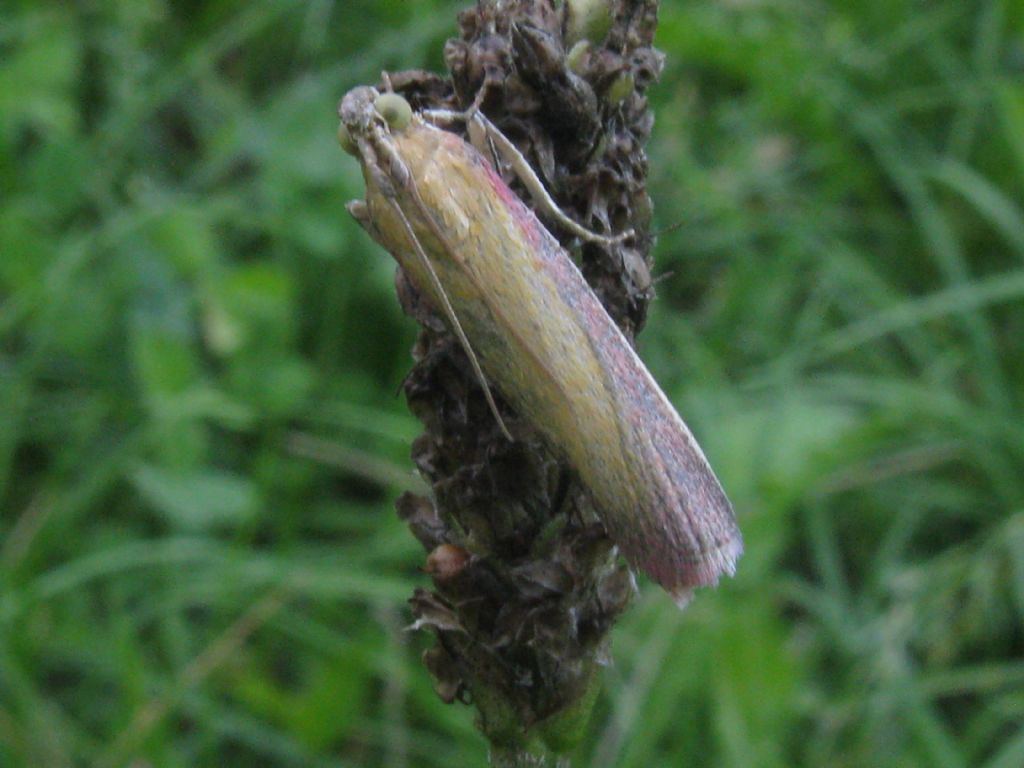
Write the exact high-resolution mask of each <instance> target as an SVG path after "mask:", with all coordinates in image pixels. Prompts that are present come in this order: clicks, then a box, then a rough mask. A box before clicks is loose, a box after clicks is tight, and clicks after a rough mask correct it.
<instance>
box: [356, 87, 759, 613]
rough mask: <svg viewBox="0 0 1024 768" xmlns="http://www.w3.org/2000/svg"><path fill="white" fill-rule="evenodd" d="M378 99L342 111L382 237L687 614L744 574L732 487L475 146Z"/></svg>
mask: <svg viewBox="0 0 1024 768" xmlns="http://www.w3.org/2000/svg"><path fill="white" fill-rule="evenodd" d="M376 100H377V94H376V92H375V91H373V90H372V89H368V88H358V89H355V90H353V91H351V92H350V93H349V94H348V95H347V96H346V97H345V99H344V100H343V102H342V105H341V108H340V114H341V117H342V123H343V126H344V128H345V130H346V131H347V133H348V135H349V136H350V138H351V139H352V140H353V143H354V148H355V150H356V152H355V154H357V156H358V157H359V159H360V161H361V164H362V167H363V173H364V177H365V180H366V202H365V208H360V216H359V218H360V219H361V220H362V221H363V223H364V225H366V226H367V229H368V231H369V232H370V234H371V235H372V236H373V237H374V238H375V239H376V240H377V241H378V242H380V244H381V245H383V246H384V247H385V248H386V249H387V250H388V251H389V252H390V253H391V254H392V255H393V256H394V257H395V259H396V260H397V261H398V262H399V263H400V264H401V266H402V268H403V269H404V270H405V271H406V273H407V274H408V275H409V277H410V279H411V280H412V282H413V284H414V285H415V286H416V287H417V288H418V289H419V290H420V291H421V292H422V293H423V294H424V295H426V296H427V298H428V300H429V301H430V302H431V303H432V304H433V305H434V306H435V307H442V306H446V305H447V306H450V309H451V310H452V312H453V314H454V317H455V318H457V323H458V324H459V325H460V326H461V330H462V331H464V334H465V338H466V339H467V340H468V343H469V345H470V347H471V348H472V351H473V352H474V353H475V355H476V357H478V358H479V362H480V366H481V367H482V369H483V372H484V374H486V378H487V379H488V381H490V382H491V384H493V385H494V386H495V387H496V388H497V389H498V390H499V391H500V392H501V394H502V395H503V396H504V397H505V399H506V400H507V401H508V402H509V403H510V404H511V405H512V407H513V408H515V409H516V411H517V413H519V414H520V415H522V416H523V417H525V418H526V419H527V420H528V421H529V422H530V423H531V424H532V425H534V426H535V427H536V428H537V429H538V430H539V431H540V432H541V433H542V434H543V435H544V437H545V438H546V440H547V441H548V442H549V444H550V445H551V446H552V448H553V449H554V450H555V451H556V452H558V453H560V454H561V455H563V456H564V457H565V458H566V459H567V460H568V462H569V463H570V464H571V466H572V467H573V469H574V470H575V471H576V473H577V474H578V476H579V478H580V480H581V482H582V483H583V486H584V487H585V488H586V489H587V492H588V493H589V494H590V496H591V498H592V499H593V501H594V503H595V507H596V508H597V510H598V511H599V514H600V516H601V520H602V522H603V524H604V526H605V528H606V529H607V531H608V533H609V535H610V536H611V538H612V539H613V540H614V541H615V543H616V544H617V545H618V546H619V548H620V549H621V551H622V552H623V554H624V555H625V556H626V558H627V560H629V562H630V563H631V564H632V565H633V566H634V567H636V568H638V569H639V570H642V571H644V572H645V573H647V574H648V575H649V576H650V577H651V578H653V579H654V580H655V581H657V582H658V583H659V584H660V585H661V586H662V587H664V588H665V589H666V590H667V591H668V592H670V593H671V594H672V595H673V597H674V598H675V599H676V600H677V602H679V603H680V604H682V603H685V601H686V600H687V599H688V598H689V595H690V593H691V591H692V590H693V588H695V587H699V586H705V585H710V584H715V583H717V581H718V579H719V577H720V576H721V575H722V574H730V575H731V574H732V573H733V572H734V571H735V563H736V560H737V558H738V557H739V556H740V554H741V553H742V549H743V545H742V539H741V536H740V533H739V529H738V527H737V525H736V521H735V517H734V515H733V511H732V507H731V505H730V504H729V501H728V499H727V498H726V495H725V493H724V491H723V490H722V487H721V485H720V484H719V482H718V480H717V478H716V477H715V475H714V472H713V471H712V470H711V467H710V465H709V464H708V462H707V459H706V458H705V457H704V454H703V452H702V451H701V449H700V447H699V446H698V445H697V442H696V440H695V439H694V438H693V435H692V434H691V433H690V430H689V429H688V428H687V426H686V424H685V423H684V422H683V421H682V419H681V418H680V417H679V415H678V413H677V412H676V410H675V408H673V406H672V404H671V403H670V402H669V400H668V398H667V397H666V396H665V394H664V393H663V392H662V391H661V389H660V387H659V386H658V385H657V383H656V382H655V381H654V379H653V377H652V376H651V374H650V373H649V371H648V370H647V368H646V367H645V366H644V364H643V362H642V361H641V360H640V358H639V357H638V356H637V355H636V353H635V352H634V350H633V348H632V346H631V345H630V344H629V342H628V341H627V340H626V338H625V336H624V335H623V334H622V332H621V331H620V330H619V328H618V326H616V324H615V322H614V321H613V320H612V319H611V317H610V316H609V315H608V313H607V312H606V311H605V310H604V308H603V307H602V306H601V303H600V301H599V300H598V298H597V296H596V295H595V294H594V292H593V291H592V290H591V289H590V287H589V286H588V285H587V283H586V281H585V279H584V278H583V276H582V274H581V273H580V271H579V269H578V268H577V267H576V265H575V264H574V263H573V261H572V259H571V257H570V256H569V254H568V253H567V252H566V251H565V250H564V249H563V248H562V247H561V245H560V244H559V243H558V241H557V240H556V239H555V238H554V237H553V236H552V235H551V234H550V233H549V232H548V231H547V230H546V229H545V228H544V226H543V225H542V224H541V223H540V221H539V220H538V219H537V217H536V216H535V215H534V214H533V212H532V211H531V210H530V209H529V208H528V207H527V206H526V205H525V204H524V203H523V202H522V201H520V199H519V198H518V197H517V196H516V195H515V193H514V192H512V190H511V189H509V187H508V186H507V185H506V184H505V183H504V182H503V181H502V179H501V178H500V177H499V176H498V175H497V174H496V173H495V172H494V170H493V169H492V168H491V166H490V165H489V163H488V162H487V161H486V160H485V159H484V158H483V157H482V156H481V155H480V153H479V152H477V151H476V150H475V149H474V148H473V147H472V146H471V145H469V144H467V143H466V142H464V141H463V140H462V139H461V138H459V137H458V136H456V135H455V134H453V133H450V132H448V131H444V130H441V129H439V128H436V127H434V126H432V125H430V124H428V123H427V122H425V121H423V120H421V119H420V118H419V117H417V116H412V117H411V119H410V120H409V121H408V122H407V124H405V125H403V126H401V127H400V128H392V127H391V126H389V125H388V124H387V122H386V121H384V120H383V119H382V118H381V116H380V115H379V114H378V113H377V112H376V108H375V106H374V104H375V101H376ZM407 225H408V226H407ZM424 256H425V259H424ZM431 273H433V274H431ZM442 293H443V294H444V295H442Z"/></svg>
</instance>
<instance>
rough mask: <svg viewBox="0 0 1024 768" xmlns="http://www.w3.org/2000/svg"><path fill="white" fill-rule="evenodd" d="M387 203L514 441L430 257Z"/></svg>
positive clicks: (493, 408) (500, 421) (505, 432)
mask: <svg viewBox="0 0 1024 768" xmlns="http://www.w3.org/2000/svg"><path fill="white" fill-rule="evenodd" d="M388 204H389V205H390V206H391V210H392V211H394V213H395V215H396V216H397V217H398V220H399V221H400V222H401V224H402V229H403V230H405V235H406V237H408V238H409V241H410V242H411V243H412V247H413V250H414V251H416V255H417V256H418V257H419V259H420V261H421V262H422V264H423V267H424V269H426V271H427V274H429V275H430V281H431V282H432V283H433V284H434V290H435V291H437V295H438V296H439V297H440V298H441V304H442V308H443V309H444V313H445V315H446V316H447V317H448V322H450V323H451V326H452V330H453V331H454V332H455V336H456V337H457V338H458V340H459V344H461V345H462V349H463V350H464V351H465V352H466V356H467V357H468V358H469V364H470V365H471V366H472V367H473V373H474V374H475V375H476V378H477V380H478V381H479V382H480V386H481V387H482V388H483V390H484V397H485V398H486V399H487V405H488V407H489V408H490V409H491V413H493V414H494V418H495V419H496V420H497V422H498V426H499V427H500V428H501V432H502V434H503V435H505V437H506V438H507V439H508V440H509V442H514V438H513V437H512V433H511V432H509V431H508V427H507V426H505V421H504V420H503V419H502V418H501V414H500V413H498V404H497V403H495V402H494V395H492V394H491V388H490V386H489V385H488V384H487V379H486V378H485V377H484V372H483V369H482V368H481V367H480V362H479V361H478V360H477V359H476V353H475V352H473V347H472V346H470V344H469V339H468V338H466V332H465V331H463V330H462V324H461V323H460V322H459V318H458V316H457V315H456V314H455V308H454V307H452V304H451V302H450V301H449V300H448V294H447V293H446V292H445V290H444V285H443V284H442V283H441V278H439V277H438V276H437V272H435V271H434V266H433V265H432V264H431V263H430V258H429V257H428V256H427V254H426V253H425V252H424V250H423V246H422V245H421V244H420V241H419V238H418V237H416V233H415V232H414V231H413V228H412V225H411V224H410V223H409V220H408V219H407V218H406V217H405V213H404V212H403V211H402V207H401V206H400V205H399V204H398V203H397V202H395V200H393V199H390V198H389V199H388Z"/></svg>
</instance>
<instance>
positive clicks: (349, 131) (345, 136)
mask: <svg viewBox="0 0 1024 768" xmlns="http://www.w3.org/2000/svg"><path fill="white" fill-rule="evenodd" d="M338 116H339V117H340V118H341V122H340V123H339V125H338V143H339V144H341V148H342V149H344V150H345V151H346V152H348V153H349V154H350V155H354V156H357V157H358V156H359V155H360V154H361V150H360V140H361V139H371V140H372V138H371V137H374V136H376V137H381V135H382V133H389V132H390V133H395V132H398V131H402V130H404V129H405V128H406V127H407V126H408V125H409V123H411V122H412V107H411V106H410V105H409V102H408V101H406V100H405V99H404V98H402V97H401V96H399V95H398V94H397V93H378V92H377V91H376V90H375V89H373V88H369V87H366V86H361V87H359V88H353V89H352V90H351V91H349V92H348V93H347V94H345V98H343V99H342V100H341V104H340V105H339V106H338Z"/></svg>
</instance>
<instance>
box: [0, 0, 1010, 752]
mask: <svg viewBox="0 0 1024 768" xmlns="http://www.w3.org/2000/svg"><path fill="white" fill-rule="evenodd" d="M465 2H466V0H457V1H455V2H453V1H451V0H444V1H442V0H434V1H432V2H426V1H423V0H421V1H420V2H415V3H410V2H402V1H401V0H359V1H358V2H352V1H347V2H330V1H328V0H309V1H307V2H297V1H296V0H248V1H247V2H241V1H240V0H213V1H211V2H205V3H199V2H177V3H173V4H172V3H169V2H166V1H161V0H92V1H91V2H83V3H39V2H29V0H20V1H19V0H7V2H5V3H4V5H3V8H2V10H0V291H2V293H0V765H3V766H77V765H96V766H120V765H129V764H130V765H133V766H200V765H201V766H220V765H246V766H249V765H268V766H269V765H274V766H278V765H280V766H307V765H308V766H397V767H399V768H401V767H403V766H410V767H411V766H453V765H477V764H482V763H483V761H484V759H485V757H484V756H485V748H484V745H483V742H482V739H481V738H480V737H479V736H478V735H477V734H476V732H475V731H474V729H473V725H472V712H471V710H470V709H469V708H467V707H462V706H454V707H451V706H444V705H442V704H441V703H440V702H439V701H438V700H437V698H436V697H435V695H434V693H433V691H432V689H431V683H430V680H429V677H428V675H427V673H426V671H425V670H424V669H423V668H422V667H421V666H420V664H419V660H418V657H419V653H420V652H421V651H422V649H423V648H424V647H425V645H426V639H425V638H423V637H420V636H418V635H414V634H410V633H408V632H406V631H404V627H405V625H406V624H407V623H408V621H409V615H408V612H407V610H406V607H405V604H404V600H405V599H406V598H407V597H408V596H409V595H410V593H411V591H412V589H413V587H414V586H416V585H425V584H426V577H424V576H423V575H422V574H421V573H419V572H418V570H417V569H418V567H419V565H420V564H421V562H422V553H421V552H420V551H419V548H418V545H416V544H415V542H414V541H413V539H412V537H411V536H410V535H409V534H408V533H407V532H406V531H405V530H404V529H403V526H402V525H401V524H400V523H399V521H398V520H397V519H396V516H395V514H394V512H393V509H392V500H393V498H394V497H395V496H396V495H397V493H398V492H399V491H400V490H401V489H403V488H406V487H411V486H415V485H416V483H417V480H416V478H415V477H414V476H413V474H412V472H411V463H410V461H409V460H408V458H407V453H408V446H409V443H410V441H411V439H412V438H413V437H414V436H415V435H416V434H417V432H418V429H417V425H416V423H415V422H414V420H413V419H412V418H411V417H410V416H409V415H408V413H407V412H406V410H405V408H404V404H403V402H402V400H401V398H400V397H396V390H397V388H398V386H399V384H400V382H401V380H402V377H403V374H404V371H405V370H406V369H407V367H408V365H409V358H408V350H409V347H410V345H411V342H412V340H413V338H414V334H415V329H414V326H413V324H412V322H411V321H409V320H407V319H405V318H403V317H402V316H401V313H400V311H399V309H398V304H397V301H396V299H395V297H394V295H393V288H392V282H391V281H392V272H393V266H392V264H391V262H390V261H389V259H388V258H387V256H386V255H385V254H384V253H382V252H381V251H380V250H379V249H376V248H374V247H372V246H371V244H370V242H369V239H368V238H367V237H365V236H364V235H363V233H362V232H361V231H359V230H358V228H357V227H356V226H355V225H354V223H353V222H352V221H350V219H349V217H348V216H347V214H346V213H345V211H344V208H343V203H344V202H345V201H346V200H349V199H351V198H354V197H357V196H359V194H360V189H361V182H360V179H359V176H358V172H357V169H356V167H355V164H354V163H352V162H351V161H350V160H349V159H348V158H346V157H345V156H344V155H343V154H342V153H341V152H340V150H339V149H338V148H337V146H336V143H335V139H334V133H335V127H336V117H335V112H334V110H335V105H336V103H337V100H338V99H339V98H340V96H341V95H342V94H343V93H344V91H345V90H346V89H348V88H350V87H352V86H354V85H356V84H360V83H367V82H375V81H376V78H377V76H378V74H379V72H380V70H382V69H404V68H411V67H429V68H434V69H440V68H441V61H440V51H441V48H442V45H443V42H444V40H445V39H446V37H448V36H449V35H450V34H452V31H453V30H454V14H455V11H456V10H457V9H458V8H459V7H461V6H462V5H463V4H464V3H465ZM661 18H662V23H661V27H660V32H659V37H658V44H659V46H660V47H661V48H662V49H663V50H664V51H665V52H666V53H667V54H668V67H667V70H666V72H665V74H664V77H663V78H662V81H661V83H660V84H659V85H657V86H656V87H655V88H654V89H653V92H652V100H653V102H654V106H655V109H656V116H657V126H656V130H655V135H654V138H653V140H652V144H651V148H650V149H651V155H652V169H653V176H652V190H653V194H654V197H655V203H656V206H657V218H658V221H659V226H661V227H670V226H671V225H674V224H677V223H679V224H680V226H679V227H678V228H677V229H674V230H671V231H669V232H667V233H666V234H664V236H663V237H662V238H661V239H660V241H659V244H658V248H657V252H656V256H657V272H658V273H659V274H661V275H663V276H664V277H663V279H662V280H661V282H659V283H658V300H657V302H656V303H655V305H654V309H653V312H652V316H651V319H650V322H649V324H648V329H647V330H646V332H645V333H644V335H643V337H642V340H641V351H642V353H643V355H644V357H645V359H646V360H647V361H648V362H649V364H650V366H651V367H652V369H653V370H654V372H655V374H656V376H657V377H658V379H659V380H660V381H661V382H662V383H663V385H664V386H665V388H666V391H667V392H668V393H669V395H670V397H671V398H672V399H673V400H674V402H675V403H676V405H677V406H678V407H679V409H680V411H681V412H682V413H683V415H684V417H685V418H686V419H687V420H688V421H689V423H690V424H691V426H692V427H693V429H694V431H695V432H696V433H697V435H698V437H699V438H700V439H701V441H702V443H703V444H704V446H705V448H706V451H707V453H708V454H709V456H710V458H711V460H712V463H713V464H714V466H715V467H716V468H717V470H718V473H719V475H720V476H721V478H722V480H723V483H724V484H725V486H726V488H727V489H728V490H729V492H730V495H731V496H732V498H733V501H734V503H735V505H736V507H737V510H738V514H739V517H740V522H741V525H742V527H743V529H744V532H745V536H746V541H747V550H748V551H747V554H746V556H745V557H744V559H743V560H742V562H741V564H740V570H739V574H738V576H737V578H736V579H735V580H732V581H729V582H728V583H726V584H724V585H723V586H722V587H721V588H720V589H718V590H717V591H706V592H704V593H703V594H701V595H699V596H698V597H697V599H696V600H695V601H694V603H693V604H692V606H691V607H690V608H689V609H688V610H687V611H686V612H685V613H679V612H677V611H676V609H675V607H674V606H673V605H672V603H671V601H670V600H668V599H667V598H666V597H665V596H664V595H662V594H660V593H658V592H657V591H656V590H655V589H653V588H652V587H651V586H650V585H649V584H648V585H645V586H644V590H643V593H642V596H641V598H640V599H639V600H638V602H637V604H636V606H635V608H634V609H633V610H632V611H631V612H630V613H629V615H628V617H627V619H626V620H625V621H624V623H623V624H622V625H621V626H620V627H619V628H618V629H617V630H616V632H615V641H614V647H613V656H614V663H613V664H612V665H611V666H610V667H609V668H608V670H607V674H606V685H605V689H604V691H603V693H602V695H601V699H600V701H599V703H598V705H597V711H596V714H595V717H594V719H593V722H592V723H591V725H590V727H589V730H588V733H587V737H586V739H585V742H584V744H583V746H582V747H581V749H580V755H579V764H580V765H587V766H596V767H602V766H604V767H609V766H697V765H709V766H796V765H802V766H823V765H829V766H866V765H871V766H942V767H943V768H946V767H948V768H958V767H959V766H987V768H1015V767H1016V766H1020V765H1024V726H1022V723H1024V662H1022V661H1021V658H1022V656H1024V622H1022V617H1024V418H1022V410H1024V409H1022V400H1024V345H1022V343H1021V340H1022V336H1024V303H1022V298H1024V204H1022V200H1024V195H1022V191H1024V7H1022V4H1020V3H1018V2H1012V1H1011V0H1003V1H1000V0H990V1H987V2H985V1H982V0H978V1H977V2H970V1H967V0H956V1H950V0H946V1H945V2H943V1H942V0H940V1H938V2H932V3H921V2H909V0H866V1H865V2H862V3H843V2H837V1H833V2H825V1H824V0H819V1H818V2H792V1H786V0H779V1H777V2H772V1H771V0H761V1H756V0H748V1H745V2H740V1H739V0H730V1H729V2H726V0H720V1H719V2H708V1H703V2H683V1H682V0H679V1H678V2H664V3H663V4H662V9H661Z"/></svg>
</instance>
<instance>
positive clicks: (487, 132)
mask: <svg viewBox="0 0 1024 768" xmlns="http://www.w3.org/2000/svg"><path fill="white" fill-rule="evenodd" d="M423 115H424V117H426V118H427V119H428V120H431V121H433V122H440V123H452V122H465V124H466V133H468V134H469V140H470V143H471V144H472V145H473V146H474V147H476V148H477V150H478V151H479V152H480V153H481V154H483V155H484V156H485V157H486V156H490V158H491V161H492V162H494V164H495V166H497V164H498V163H497V162H495V161H496V160H498V159H501V160H504V161H505V162H506V163H508V165H509V167H510V168H511V169H512V171H513V172H514V173H515V175H516V176H517V177H518V178H519V180H520V181H521V182H523V185H524V186H525V187H526V190H527V192H529V193H530V197H531V198H532V199H533V202H534V204H536V206H537V208H539V209H540V210H541V212H542V213H544V214H545V215H546V216H548V217H549V218H551V219H554V220H555V221H556V222H558V224H559V225H561V226H562V227H563V228H564V229H567V230H569V231H570V232H572V233H573V234H574V235H576V236H577V237H578V238H580V239H581V240H584V241H586V242H588V243H597V244H598V245H604V246H613V245H617V244H618V243H621V242H622V241H623V240H628V239H629V238H631V237H633V235H634V234H635V233H634V232H633V230H632V229H627V230H626V231H625V232H622V233H620V234H618V235H611V236H609V235H601V234H598V233H597V232H594V231H592V230H590V229H587V228H586V227H584V226H583V225H582V224H579V223H578V222H577V221H576V220H575V219H573V218H571V217H570V216H569V215H568V214H567V213H565V211H563V210H562V209H561V208H559V207H558V203H557V202H555V199H554V198H553V197H551V195H550V194H549V193H548V191H547V189H545V188H544V182H543V181H541V179H540V177H539V176H538V175H537V172H536V171H534V170H533V168H532V167H531V166H530V163H529V162H527V160H526V158H525V157H523V153H522V152H520V151H519V149H518V148H517V147H516V145H515V144H513V143H512V142H511V141H509V139H508V137H507V136H505V134H503V133H502V132H501V131H500V130H499V129H498V127H497V126H496V125H495V124H494V123H492V122H491V121H490V120H488V119H487V117H486V116H485V115H484V113H483V112H481V111H480V110H479V109H476V108H475V107H470V108H469V109H468V110H467V111H465V112H453V111H451V110H447V109H435V110H427V111H425V112H424V113H423Z"/></svg>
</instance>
